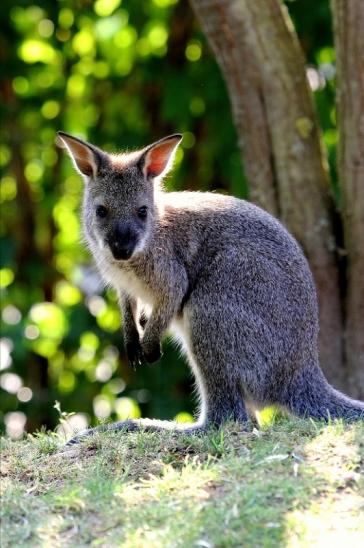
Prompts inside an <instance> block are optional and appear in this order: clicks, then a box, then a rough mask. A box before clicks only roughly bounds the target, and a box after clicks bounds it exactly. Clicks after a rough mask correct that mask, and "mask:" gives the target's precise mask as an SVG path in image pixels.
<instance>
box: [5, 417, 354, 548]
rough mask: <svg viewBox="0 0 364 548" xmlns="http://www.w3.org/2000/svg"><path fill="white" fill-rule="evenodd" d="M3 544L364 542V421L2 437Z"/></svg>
mask: <svg viewBox="0 0 364 548" xmlns="http://www.w3.org/2000/svg"><path fill="white" fill-rule="evenodd" d="M1 472H2V480H1V487H2V498H3V500H2V505H1V512H2V539H1V546H2V548H6V547H8V546H24V545H26V546H52V547H56V546H77V547H80V546H85V545H92V546H105V547H106V546H108V547H110V546H123V547H132V548H134V547H138V548H139V547H148V548H150V547H152V548H153V547H168V548H169V547H174V546H183V547H192V546H196V547H198V546H200V547H210V546H211V547H215V546H216V547H220V546H244V547H252V548H256V547H261V546H269V547H270V546H271V547H275V548H276V547H277V546H292V547H297V546H307V547H308V546H310V547H311V546H322V547H326V546H330V545H331V546H332V547H333V546H339V545H340V544H343V543H345V544H346V545H347V546H350V547H351V548H353V547H359V546H360V547H363V546H364V424H362V423H361V424H356V425H346V424H344V423H342V422H338V423H333V424H331V425H328V426H325V425H321V424H318V423H313V422H311V421H302V420H295V419H281V420H280V421H278V422H276V423H275V424H273V425H270V426H269V427H266V428H265V429H263V430H259V431H258V430H254V431H253V432H249V433H247V432H244V431H243V430H242V429H241V428H239V427H238V426H236V425H234V424H231V425H227V426H226V427H225V428H224V429H223V430H221V431H219V432H211V433H210V434H208V435H206V436H204V437H196V436H192V437H187V436H176V435H173V434H171V433H168V432H166V433H163V434H151V433H148V434H147V433H130V434H120V433H118V434H112V433H104V434H100V435H98V436H97V437H95V438H93V439H91V440H88V441H87V442H85V443H83V444H81V445H79V446H76V447H75V448H74V447H72V448H70V449H68V450H67V451H66V450H64V449H60V448H59V447H58V446H57V438H56V437H55V436H54V435H51V434H46V433H41V434H38V435H37V436H36V437H28V439H26V440H24V441H17V442H11V441H9V440H6V439H4V440H3V441H2V457H1Z"/></svg>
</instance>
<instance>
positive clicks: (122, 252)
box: [108, 223, 137, 261]
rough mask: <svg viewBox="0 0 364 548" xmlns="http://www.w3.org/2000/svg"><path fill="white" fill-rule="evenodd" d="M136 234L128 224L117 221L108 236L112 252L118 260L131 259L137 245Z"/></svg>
mask: <svg viewBox="0 0 364 548" xmlns="http://www.w3.org/2000/svg"><path fill="white" fill-rule="evenodd" d="M136 240H137V238H136V235H135V233H134V232H133V230H132V228H131V227H130V226H129V225H128V224H121V223H117V225H116V226H115V228H114V230H113V232H112V233H111V234H110V236H109V238H108V244H109V246H110V250H111V253H112V254H113V257H114V259H116V260H117V261H119V260H123V261H126V260H128V259H130V257H131V256H132V254H133V251H134V249H135V245H136Z"/></svg>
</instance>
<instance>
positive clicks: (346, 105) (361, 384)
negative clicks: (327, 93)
mask: <svg viewBox="0 0 364 548" xmlns="http://www.w3.org/2000/svg"><path fill="white" fill-rule="evenodd" d="M332 10H333V15H334V26H335V46H336V67H337V114H338V116H337V118H338V126H339V135H340V141H339V177H340V182H341V189H342V214H343V220H344V238H345V248H346V252H347V255H346V256H347V264H346V266H347V271H346V279H347V286H346V302H345V313H346V314H345V315H346V325H345V335H346V337H345V342H346V344H345V358H346V364H347V368H348V372H349V383H350V388H351V393H352V394H353V395H354V396H355V397H357V398H360V399H364V2H363V1H362V0H350V2H346V1H345V0H333V2H332Z"/></svg>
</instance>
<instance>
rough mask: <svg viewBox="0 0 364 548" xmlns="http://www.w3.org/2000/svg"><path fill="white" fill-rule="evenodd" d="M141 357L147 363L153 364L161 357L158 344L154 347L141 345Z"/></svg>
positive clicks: (160, 349)
mask: <svg viewBox="0 0 364 548" xmlns="http://www.w3.org/2000/svg"><path fill="white" fill-rule="evenodd" d="M142 348H143V357H144V359H145V361H146V362H147V363H155V362H157V361H158V360H160V359H161V357H162V355H163V354H162V348H161V345H160V343H157V344H154V345H143V344H142Z"/></svg>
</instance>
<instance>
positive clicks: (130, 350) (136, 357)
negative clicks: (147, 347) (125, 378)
mask: <svg viewBox="0 0 364 548" xmlns="http://www.w3.org/2000/svg"><path fill="white" fill-rule="evenodd" d="M125 346H126V355H127V357H128V361H129V363H130V365H131V366H132V367H133V368H134V369H136V367H137V366H138V365H140V364H141V363H142V361H143V350H142V347H141V345H140V342H139V341H129V342H127V343H126V345H125Z"/></svg>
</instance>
